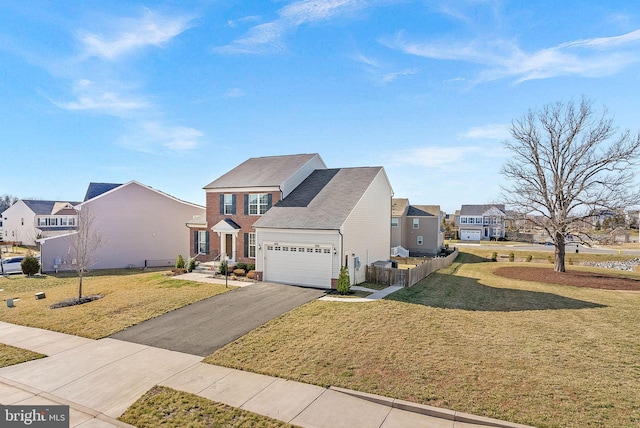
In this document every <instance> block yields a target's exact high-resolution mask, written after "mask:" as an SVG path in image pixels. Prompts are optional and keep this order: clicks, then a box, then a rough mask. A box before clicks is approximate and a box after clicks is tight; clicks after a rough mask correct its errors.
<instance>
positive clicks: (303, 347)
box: [205, 250, 640, 427]
mask: <svg viewBox="0 0 640 428" xmlns="http://www.w3.org/2000/svg"><path fill="white" fill-rule="evenodd" d="M465 251H466V250H465ZM489 257H490V253H489ZM497 265H498V264H496V263H492V262H487V261H485V258H484V256H479V255H477V254H471V253H466V252H465V253H461V256H460V257H458V259H457V260H456V261H455V262H454V263H453V264H452V265H451V266H450V267H448V268H447V269H443V270H440V271H438V272H436V273H434V274H432V275H430V276H429V277H427V278H425V279H424V280H423V281H421V282H420V283H418V284H417V285H415V286H414V287H411V288H406V289H403V290H400V291H398V292H396V293H393V294H391V295H390V296H388V297H387V299H385V300H381V301H377V302H371V303H368V304H359V305H355V304H354V305H343V304H340V303H335V302H326V301H315V302H312V303H310V304H307V305H305V306H302V307H299V308H297V309H295V310H293V311H291V312H289V313H287V314H286V315H284V316H282V317H279V318H277V319H275V320H272V321H271V322H269V323H267V324H265V325H264V326H262V327H260V328H258V329H256V330H254V331H252V332H251V333H249V334H247V335H245V336H243V337H241V338H240V339H238V340H236V341H235V342H233V343H231V344H229V345H227V346H226V347H224V348H222V349H220V350H218V351H217V352H215V353H214V354H212V355H211V356H209V357H208V358H207V359H206V360H205V361H206V362H210V363H214V364H219V365H224V366H229V367H234V368H239V369H244V370H250V371H254V372H258V373H264V374H268V375H273V376H279V377H284V378H288V379H293V380H298V381H302V382H308V383H312V384H317V385H321V386H329V385H335V386H340V387H344V388H350V389H355V390H359V391H364V392H369V393H374V394H381V395H385V396H390V397H393V398H399V399H404V400H409V401H415V402H418V403H423V404H428V405H434V406H438V407H444V408H449V409H453V410H456V411H462V412H469V413H473V414H478V415H482V416H487V417H493V418H498V419H503V420H508V421H512V422H518V423H523V424H529V425H534V426H539V427H601V426H612V427H613V426H615V427H634V426H638V425H639V424H640V395H638V393H637V387H638V385H639V384H640V363H639V362H640V336H639V335H638V334H637V326H638V324H639V323H640V293H638V292H626V291H612V290H598V289H585V288H577V287H571V286H562V285H554V284H542V283H538V282H531V281H519V280H513V279H507V278H502V277H499V276H496V275H494V274H493V269H495V268H496V267H497ZM510 265H514V266H518V265H522V266H529V265H530V264H527V263H517V262H516V263H510ZM626 275H631V276H633V275H635V278H638V277H639V276H638V274H625V276H626Z"/></svg>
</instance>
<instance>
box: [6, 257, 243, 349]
mask: <svg viewBox="0 0 640 428" xmlns="http://www.w3.org/2000/svg"><path fill="white" fill-rule="evenodd" d="M0 288H1V289H4V291H3V292H2V293H1V294H2V298H3V299H6V298H10V297H13V298H16V297H17V298H20V299H21V300H20V301H18V302H17V303H16V307H15V308H6V309H3V310H0V321H6V322H10V323H13V324H19V325H25V326H29V327H38V328H43V329H47V330H53V331H59V332H61V333H67V334H74V335H77V336H82V337H87V338H90V339H100V338H103V337H106V336H109V335H111V334H113V333H116V332H118V331H121V330H123V329H125V328H127V327H129V326H132V325H135V324H138V323H140V322H142V321H145V320H148V319H150V318H154V317H156V316H158V315H161V314H164V313H166V312H169V311H172V310H174V309H178V308H180V307H183V306H186V305H189V304H191V303H195V302H197V301H199V300H203V299H206V298H208V297H211V296H215V295H216V294H220V293H223V292H225V291H227V290H230V289H231V288H228V289H225V286H224V285H218V284H208V283H202V282H195V281H185V280H180V279H174V278H171V277H167V276H165V275H164V274H163V272H143V271H140V270H134V269H128V270H123V271H101V272H93V273H92V274H91V275H87V276H85V278H84V282H83V290H84V293H85V294H86V295H90V294H102V295H103V296H104V297H103V298H101V299H99V300H95V301H92V302H89V303H85V304H82V305H77V306H70V307H65V308H58V309H50V308H49V307H50V306H51V305H53V304H54V303H57V302H60V301H63V300H65V299H68V298H71V297H76V296H77V292H78V278H77V276H74V275H71V274H61V275H43V276H40V277H31V278H27V277H24V276H21V275H20V276H16V275H13V276H10V277H8V278H0ZM39 291H44V292H45V294H46V299H41V300H35V297H34V293H35V292H39Z"/></svg>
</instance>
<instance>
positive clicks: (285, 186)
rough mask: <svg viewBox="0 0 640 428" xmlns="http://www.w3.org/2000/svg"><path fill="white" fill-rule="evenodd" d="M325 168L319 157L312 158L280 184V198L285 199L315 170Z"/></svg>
mask: <svg viewBox="0 0 640 428" xmlns="http://www.w3.org/2000/svg"><path fill="white" fill-rule="evenodd" d="M326 167H327V166H326V165H325V163H324V162H323V160H322V159H321V158H320V156H319V155H316V156H314V157H313V158H312V159H311V160H309V162H307V163H306V164H305V165H304V166H303V167H302V168H300V169H299V170H298V171H296V172H295V174H293V175H292V176H291V177H289V178H287V180H286V181H285V182H284V183H282V198H283V199H284V198H286V197H287V195H288V194H289V193H291V192H292V191H293V189H295V188H296V187H298V186H299V185H300V183H302V182H303V181H304V179H305V178H307V177H308V176H309V175H310V174H311V173H312V172H313V171H315V170H316V169H325V168H326Z"/></svg>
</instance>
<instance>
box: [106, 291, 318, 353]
mask: <svg viewBox="0 0 640 428" xmlns="http://www.w3.org/2000/svg"><path fill="white" fill-rule="evenodd" d="M324 294H325V291H323V290H316V289H311V288H302V287H295V286H290V285H281V284H273V283H268V282H259V283H256V284H253V285H250V286H247V287H242V288H237V289H235V290H232V291H229V292H227V293H223V294H219V295H217V296H214V297H211V298H209V299H206V300H202V301H200V302H197V303H194V304H191V305H189V306H185V307H183V308H180V309H177V310H175V311H172V312H169V313H167V314H164V315H161V316H159V317H156V318H153V319H150V320H148V321H145V322H143V323H140V324H138V325H135V326H133V327H130V328H128V329H126V330H123V331H121V332H119V333H116V334H114V335H113V336H111V337H113V338H114V339H118V340H125V341H128V342H134V343H140V344H143V345H149V346H154V347H157V348H163V349H169V350H172V351H177V352H184V353H187V354H192V355H200V356H203V357H205V356H207V355H209V354H211V353H212V352H214V351H216V350H217V349H220V348H221V347H223V346H224V345H226V344H227V343H230V342H233V341H234V340H236V339H237V338H239V337H240V336H242V335H244V334H246V333H248V332H250V331H251V330H253V329H255V328H257V327H259V326H261V325H262V324H264V323H266V322H267V321H269V320H271V319H273V318H276V317H278V316H280V315H282V314H284V313H285V312H288V311H290V310H291V309H294V308H296V307H298V306H300V305H303V304H305V303H307V302H310V301H312V300H314V299H317V298H319V297H322V296H323V295H324Z"/></svg>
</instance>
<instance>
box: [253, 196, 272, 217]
mask: <svg viewBox="0 0 640 428" xmlns="http://www.w3.org/2000/svg"><path fill="white" fill-rule="evenodd" d="M268 208H269V197H268V195H267V194H265V193H262V194H254V195H249V215H262V214H264V213H266V212H267V209H268Z"/></svg>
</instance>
